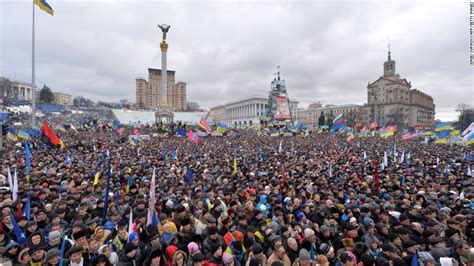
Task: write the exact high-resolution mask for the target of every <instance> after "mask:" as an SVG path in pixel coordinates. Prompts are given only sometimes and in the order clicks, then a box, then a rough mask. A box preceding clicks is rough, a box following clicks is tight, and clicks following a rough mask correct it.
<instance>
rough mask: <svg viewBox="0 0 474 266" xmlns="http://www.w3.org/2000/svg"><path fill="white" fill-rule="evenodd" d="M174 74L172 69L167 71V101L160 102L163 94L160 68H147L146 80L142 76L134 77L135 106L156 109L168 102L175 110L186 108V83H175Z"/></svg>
mask: <svg viewBox="0 0 474 266" xmlns="http://www.w3.org/2000/svg"><path fill="white" fill-rule="evenodd" d="M175 74H176V72H175V71H173V70H168V71H167V76H168V77H167V78H168V83H167V84H168V85H167V86H168V90H167V103H162V102H160V97H161V96H162V94H163V89H162V83H161V78H162V75H161V69H154V68H149V69H148V81H147V80H146V79H144V78H137V79H135V86H136V90H135V92H136V103H137V107H138V108H139V109H148V110H156V109H157V108H158V107H159V106H162V105H164V104H168V105H169V106H170V107H171V108H172V109H173V110H175V111H184V110H186V83H185V82H178V83H176V82H175Z"/></svg>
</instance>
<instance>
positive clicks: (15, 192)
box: [12, 167, 18, 202]
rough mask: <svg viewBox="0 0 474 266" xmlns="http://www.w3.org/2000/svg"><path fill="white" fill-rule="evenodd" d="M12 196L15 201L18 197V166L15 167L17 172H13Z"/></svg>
mask: <svg viewBox="0 0 474 266" xmlns="http://www.w3.org/2000/svg"><path fill="white" fill-rule="evenodd" d="M12 198H13V202H16V200H17V198H18V175H17V173H16V167H15V173H14V174H13V190H12Z"/></svg>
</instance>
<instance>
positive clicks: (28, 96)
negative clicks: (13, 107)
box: [0, 77, 33, 103]
mask: <svg viewBox="0 0 474 266" xmlns="http://www.w3.org/2000/svg"><path fill="white" fill-rule="evenodd" d="M0 98H2V100H3V102H4V103H7V102H15V101H17V100H20V101H27V102H31V100H33V92H32V86H31V83H27V82H21V81H14V80H9V79H8V78H5V77H0Z"/></svg>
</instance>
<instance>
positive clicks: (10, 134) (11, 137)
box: [7, 128, 18, 141]
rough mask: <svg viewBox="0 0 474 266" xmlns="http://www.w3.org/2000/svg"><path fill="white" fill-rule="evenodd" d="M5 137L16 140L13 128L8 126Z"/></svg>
mask: <svg viewBox="0 0 474 266" xmlns="http://www.w3.org/2000/svg"><path fill="white" fill-rule="evenodd" d="M7 137H8V138H9V139H11V140H13V141H17V140H18V138H17V137H16V132H15V130H14V129H12V128H10V129H9V130H8V133H7Z"/></svg>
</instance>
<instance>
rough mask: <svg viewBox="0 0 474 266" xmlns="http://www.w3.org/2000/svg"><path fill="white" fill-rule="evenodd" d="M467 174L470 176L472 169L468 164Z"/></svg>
mask: <svg viewBox="0 0 474 266" xmlns="http://www.w3.org/2000/svg"><path fill="white" fill-rule="evenodd" d="M467 175H468V176H470V177H472V171H471V166H470V165H469V166H468V167H467Z"/></svg>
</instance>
